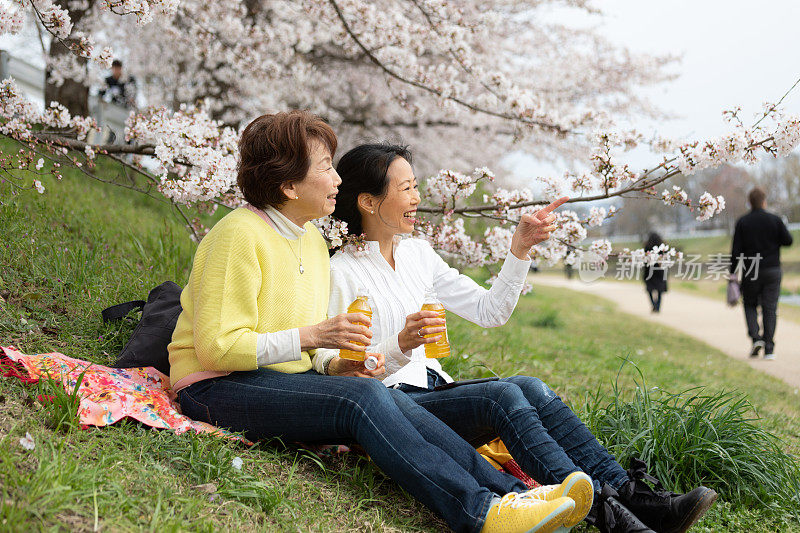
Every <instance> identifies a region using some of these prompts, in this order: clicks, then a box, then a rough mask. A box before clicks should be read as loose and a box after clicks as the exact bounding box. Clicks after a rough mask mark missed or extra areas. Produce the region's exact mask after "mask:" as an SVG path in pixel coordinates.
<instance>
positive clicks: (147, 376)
mask: <svg viewBox="0 0 800 533" xmlns="http://www.w3.org/2000/svg"><path fill="white" fill-rule="evenodd" d="M81 373H83V379H82V380H81V384H80V386H79V388H78V394H79V395H80V407H79V409H78V416H79V417H80V423H81V425H82V426H99V427H102V426H107V425H109V424H113V423H114V422H117V421H118V420H121V419H123V418H125V417H130V418H133V419H135V420H138V421H139V422H141V423H143V424H146V425H148V426H151V427H154V428H161V429H170V430H172V431H175V433H178V434H180V433H184V432H185V431H188V430H190V429H192V430H194V431H196V432H198V433H211V434H215V435H219V436H223V437H226V438H231V439H236V440H240V441H242V442H245V443H247V444H251V443H250V442H249V441H247V440H246V439H244V438H242V437H240V436H238V435H234V434H232V433H230V432H229V431H226V430H224V429H220V428H218V427H215V426H212V425H211V424H206V423H205V422H199V421H197V420H192V419H191V418H188V417H186V416H183V415H182V414H181V413H180V409H179V407H178V404H177V402H176V401H175V397H174V393H172V391H170V388H169V387H170V384H169V377H167V376H166V375H164V374H162V373H161V372H159V371H158V370H156V369H155V368H152V367H138V368H110V367H107V366H103V365H98V364H95V363H91V362H88V361H83V360H81V359H75V358H73V357H68V356H66V355H64V354H62V353H58V352H52V353H43V354H24V353H22V352H20V351H18V350H16V349H15V348H14V347H13V346H6V347H2V346H0V374H2V375H5V376H8V377H16V378H17V379H20V380H22V381H24V382H28V383H33V382H36V381H38V380H39V379H47V378H52V379H56V380H59V379H60V380H61V381H62V382H63V384H64V387H65V388H66V389H67V390H68V391H72V390H74V388H75V385H76V383H77V382H78V378H79V377H80V375H81ZM25 374H27V375H25Z"/></svg>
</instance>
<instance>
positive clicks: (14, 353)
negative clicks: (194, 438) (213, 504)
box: [0, 346, 539, 487]
mask: <svg viewBox="0 0 800 533" xmlns="http://www.w3.org/2000/svg"><path fill="white" fill-rule="evenodd" d="M81 374H83V378H82V379H81V384H80V386H79V387H78V394H79V395H80V407H79V409H78V415H79V417H80V423H81V425H82V426H84V427H87V426H98V427H102V426H107V425H110V424H113V423H114V422H117V421H118V420H121V419H123V418H125V417H130V418H133V419H135V420H138V421H139V422H141V423H143V424H146V425H148V426H151V427H154V428H160V429H170V430H172V431H175V433H178V434H181V433H184V432H185V431H188V430H190V429H192V430H194V431H196V432H198V433H211V434H214V435H219V436H222V437H225V438H230V439H235V440H239V441H241V442H243V443H245V444H248V445H249V444H252V442H250V441H248V440H247V439H245V438H243V437H241V436H239V435H235V434H233V433H231V432H229V431H226V430H224V429H221V428H218V427H215V426H212V425H211V424H206V423H205V422H199V421H197V420H192V419H191V418H189V417H186V416H183V415H182V414H181V413H180V408H179V406H178V403H177V402H176V401H175V395H174V393H173V392H172V391H171V390H170V383H169V377H168V376H166V375H164V374H162V373H161V372H159V371H158V370H156V369H155V368H153V367H137V368H111V367H107V366H103V365H98V364H96V363H91V362H89V361H83V360H81V359H75V358H73V357H69V356H66V355H64V354H62V353H58V352H52V353H43V354H24V353H22V352H20V351H18V350H17V349H16V348H14V347H13V346H6V347H3V346H0V375H3V376H6V377H14V378H17V379H19V380H20V381H23V382H25V383H35V382H37V381H39V380H40V379H48V378H51V379H57V380H58V379H60V380H61V381H62V383H63V385H64V388H65V389H67V390H68V391H72V390H74V389H75V385H76V383H77V382H78V379H79V378H80V375H81ZM298 444H299V445H300V446H301V447H303V448H305V449H307V450H309V451H311V452H313V453H316V454H317V455H322V454H325V455H327V454H339V453H347V452H350V451H351V448H350V447H348V446H344V445H320V444H303V443H298ZM478 452H479V453H480V454H481V455H482V456H483V457H484V458H485V459H486V460H487V461H489V463H491V464H492V466H494V467H495V468H497V469H498V470H504V471H505V472H508V473H509V474H511V475H513V476H515V477H517V478H519V479H521V480H522V481H523V482H525V484H526V485H528V486H529V487H535V486H538V485H539V484H538V483H536V481H534V480H533V479H531V478H530V477H529V476H527V475H526V474H525V473H524V472H523V471H522V469H521V468H520V467H519V465H518V464H517V462H516V461H514V459H513V458H512V457H511V454H509V453H508V450H507V449H506V447H505V445H504V444H503V442H502V441H500V439H495V440H494V441H492V442H490V443H489V444H488V445H484V446H482V447H480V448H478ZM362 453H363V452H362Z"/></svg>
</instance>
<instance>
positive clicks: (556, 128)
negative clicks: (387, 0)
mask: <svg viewBox="0 0 800 533" xmlns="http://www.w3.org/2000/svg"><path fill="white" fill-rule="evenodd" d="M328 3H329V4H330V5H331V7H332V8H333V10H334V11H335V12H336V16H337V18H338V19H339V21H340V22H341V23H342V26H343V27H344V30H345V32H346V33H347V34H348V35H349V36H350V38H351V39H353V41H354V42H355V43H356V45H357V46H358V47H359V48H360V49H361V51H362V52H364V54H365V55H366V56H367V57H368V58H369V59H370V61H372V63H373V64H374V65H375V66H377V67H378V68H379V69H380V70H381V71H383V72H384V73H385V74H386V75H387V76H389V77H391V78H394V79H396V80H398V81H400V82H402V83H405V84H407V85H411V86H412V87H416V88H418V89H421V90H423V91H426V92H428V93H430V94H433V95H435V96H437V97H439V98H442V99H444V100H449V101H451V102H454V103H456V104H458V105H460V106H462V107H465V108H467V109H469V110H470V111H474V112H476V113H483V114H485V115H489V116H493V117H497V118H502V119H505V120H511V121H514V122H521V123H523V124H526V125H528V126H535V127H538V128H541V129H542V130H545V131H549V132H552V133H555V134H557V135H560V136H565V135H567V134H570V133H575V132H574V131H571V130H568V129H566V128H563V127H562V126H560V125H558V124H552V123H549V122H544V121H541V120H535V119H531V118H527V117H523V116H514V115H509V114H507V113H502V112H499V111H493V110H491V109H486V108H484V107H481V106H478V105H475V104H472V103H470V102H467V101H466V100H463V99H462V98H459V97H457V96H450V95H446V94H444V93H443V92H442V91H440V90H437V89H435V88H433V87H429V86H428V85H426V84H424V83H420V82H418V81H415V80H412V79H409V78H407V77H405V76H402V75H401V74H399V73H398V72H396V71H394V70H392V69H391V68H389V67H388V66H387V65H386V64H384V62H382V61H381V60H380V59H378V58H377V57H376V56H375V54H374V53H373V52H372V51H371V50H370V49H369V48H368V47H367V46H366V45H364V43H363V42H362V41H361V39H360V38H359V37H358V36H357V35H356V34H355V32H354V31H353V29H352V27H351V26H350V24H349V23H348V22H347V19H346V18H345V16H344V13H342V10H341V8H340V7H339V4H338V3H337V2H336V0H328Z"/></svg>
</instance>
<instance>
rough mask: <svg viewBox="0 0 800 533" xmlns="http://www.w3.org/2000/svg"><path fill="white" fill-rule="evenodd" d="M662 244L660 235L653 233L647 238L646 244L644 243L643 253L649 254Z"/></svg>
mask: <svg viewBox="0 0 800 533" xmlns="http://www.w3.org/2000/svg"><path fill="white" fill-rule="evenodd" d="M662 244H664V240H663V239H662V238H661V235H659V234H658V233H656V232H655V231H653V232H650V235H648V236H647V242H645V243H644V249H645V251H647V252H649V251H650V250H652V249H653V248H655V247H656V246H661V245H662Z"/></svg>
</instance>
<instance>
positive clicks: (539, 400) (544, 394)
mask: <svg viewBox="0 0 800 533" xmlns="http://www.w3.org/2000/svg"><path fill="white" fill-rule="evenodd" d="M506 379H507V381H508V382H510V383H513V384H514V385H516V386H517V387H519V388H520V390H522V393H523V394H524V395H525V398H526V399H527V400H528V402H530V404H531V405H533V406H534V407H536V408H541V407H543V406H545V405H547V404H549V403H550V402H551V401H553V400H555V399H556V398H558V395H557V394H556V393H555V391H553V389H551V388H550V387H548V386H547V383H545V382H544V381H542V380H541V379H539V378H535V377H531V376H513V377H510V378H506Z"/></svg>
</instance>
